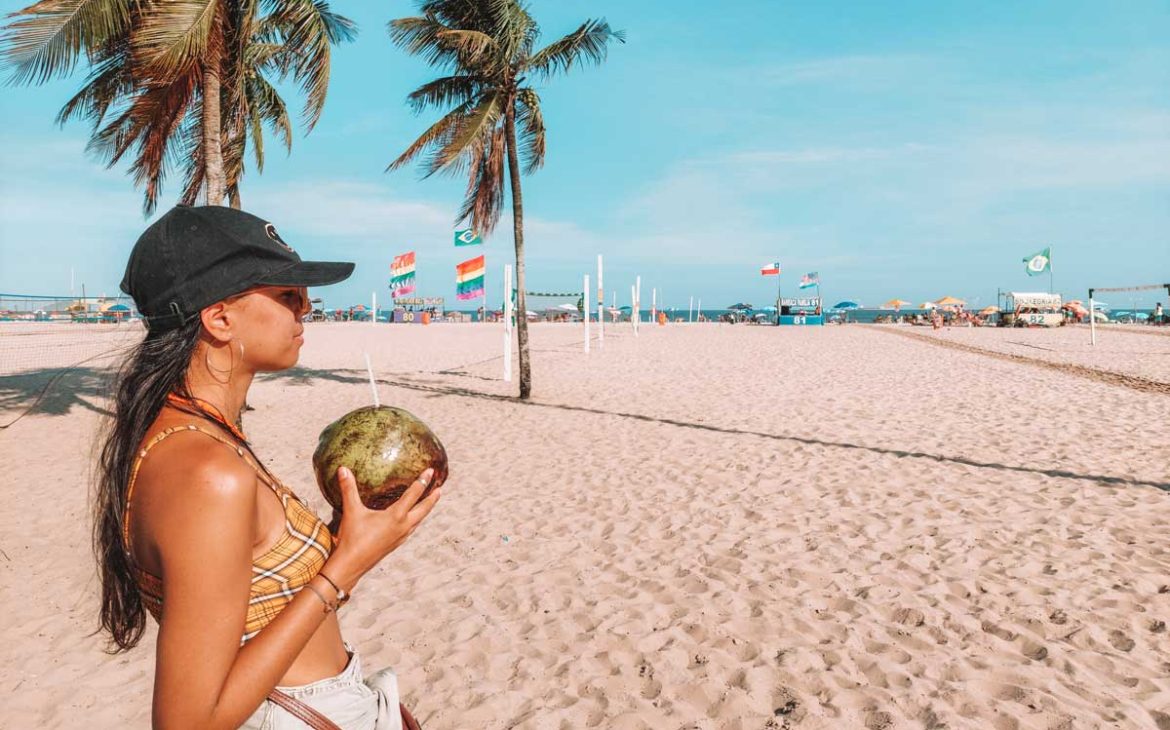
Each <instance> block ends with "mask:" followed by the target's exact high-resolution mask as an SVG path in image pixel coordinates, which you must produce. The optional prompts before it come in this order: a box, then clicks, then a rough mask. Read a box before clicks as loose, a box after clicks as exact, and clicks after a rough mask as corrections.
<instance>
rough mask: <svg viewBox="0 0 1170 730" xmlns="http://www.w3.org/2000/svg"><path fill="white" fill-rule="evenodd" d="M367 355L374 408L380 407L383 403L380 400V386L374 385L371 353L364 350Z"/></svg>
mask: <svg viewBox="0 0 1170 730" xmlns="http://www.w3.org/2000/svg"><path fill="white" fill-rule="evenodd" d="M362 354H363V355H365V357H366V373H368V374H369V376H370V390H371V391H372V392H373V394H374V408H380V407H381V405H382V404H381V403H379V402H378V386H376V385H374V368H373V367H371V366H370V353H368V352H363V353H362Z"/></svg>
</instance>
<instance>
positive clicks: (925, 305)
mask: <svg viewBox="0 0 1170 730" xmlns="http://www.w3.org/2000/svg"><path fill="white" fill-rule="evenodd" d="M937 306H938V305H937V304H935V303H934V302H923V303H922V304H919V305H918V308H919V309H934V308H935V307H937Z"/></svg>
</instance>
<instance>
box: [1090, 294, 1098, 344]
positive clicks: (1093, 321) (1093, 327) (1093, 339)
mask: <svg viewBox="0 0 1170 730" xmlns="http://www.w3.org/2000/svg"><path fill="white" fill-rule="evenodd" d="M1089 344H1090V345H1096V344H1097V316H1096V312H1095V311H1093V290H1092V289H1090V290H1089Z"/></svg>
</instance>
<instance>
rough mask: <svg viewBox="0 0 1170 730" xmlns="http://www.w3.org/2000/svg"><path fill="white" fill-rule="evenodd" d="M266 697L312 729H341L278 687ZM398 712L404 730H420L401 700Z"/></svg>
mask: <svg viewBox="0 0 1170 730" xmlns="http://www.w3.org/2000/svg"><path fill="white" fill-rule="evenodd" d="M268 699H269V700H270V701H271V702H272V703H273V704H275V705H276V706H277V707H280V708H282V709H283V710H285V711H286V712H288V713H289V714H290V715H292V716H293V717H295V718H297V719H298V720H300V721H301V722H303V723H305V724H306V725H308V726H309V727H311V728H313V730H341V728H340V727H338V726H337V725H336V724H335V723H334V722H333V721H332V720H330V719H329V718H328V717H325V716H324V715H322V714H321V713H320V712H317V711H316V710H314V709H313V708H312V707H309V706H308V705H306V704H305V703H304V702H301V701H300V700H298V699H297V698H296V697H293V696H292V695H287V694H285V693H284V692H281V691H280V690H278V689H274V690H272V694H270V695H268ZM398 712H399V714H401V716H402V727H403V728H404V730H422V727H421V726H420V725H419V724H418V720H415V719H414V716H413V715H411V714H410V710H407V709H406V705H404V704H402V703H401V702H400V703H398Z"/></svg>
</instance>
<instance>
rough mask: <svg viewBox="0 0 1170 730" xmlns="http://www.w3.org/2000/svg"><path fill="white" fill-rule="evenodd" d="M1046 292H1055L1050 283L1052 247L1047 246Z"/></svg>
mask: <svg viewBox="0 0 1170 730" xmlns="http://www.w3.org/2000/svg"><path fill="white" fill-rule="evenodd" d="M1048 294H1055V291H1054V289H1053V285H1052V247H1051V246H1049V247H1048Z"/></svg>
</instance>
